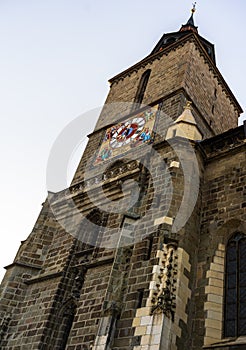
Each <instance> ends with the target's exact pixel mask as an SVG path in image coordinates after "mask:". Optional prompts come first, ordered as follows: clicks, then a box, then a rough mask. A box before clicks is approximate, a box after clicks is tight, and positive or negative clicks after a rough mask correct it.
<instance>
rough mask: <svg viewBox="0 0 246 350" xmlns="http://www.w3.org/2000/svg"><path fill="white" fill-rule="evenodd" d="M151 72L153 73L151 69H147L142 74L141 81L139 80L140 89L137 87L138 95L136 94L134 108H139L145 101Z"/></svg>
mask: <svg viewBox="0 0 246 350" xmlns="http://www.w3.org/2000/svg"><path fill="white" fill-rule="evenodd" d="M150 73H151V69H148V70H146V71H145V72H144V73H143V75H142V77H141V79H140V82H139V85H138V89H137V93H136V96H135V99H134V106H133V110H135V109H138V108H139V105H140V104H141V103H142V101H143V98H144V93H145V90H146V88H147V84H148V81H149V77H150Z"/></svg>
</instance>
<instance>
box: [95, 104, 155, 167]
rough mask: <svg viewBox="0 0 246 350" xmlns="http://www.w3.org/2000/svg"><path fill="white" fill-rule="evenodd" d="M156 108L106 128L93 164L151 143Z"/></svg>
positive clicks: (150, 108)
mask: <svg viewBox="0 0 246 350" xmlns="http://www.w3.org/2000/svg"><path fill="white" fill-rule="evenodd" d="M158 108H159V105H156V106H153V107H149V108H148V109H145V110H144V111H141V112H139V113H138V114H136V115H135V116H131V117H128V118H127V119H126V120H124V121H122V122H120V123H118V124H115V125H113V126H111V127H110V128H108V129H107V130H106V133H105V136H104V139H103V142H102V144H101V146H100V149H99V152H98V155H97V157H96V160H95V163H94V164H99V163H102V162H104V161H106V160H108V159H110V158H114V157H116V156H118V155H119V154H122V153H125V152H127V151H129V150H130V149H132V148H135V147H138V146H140V145H142V144H144V143H145V144H146V143H147V144H150V143H152V142H153V141H154V138H153V136H154V135H153V127H154V124H155V119H156V114H157V111H158Z"/></svg>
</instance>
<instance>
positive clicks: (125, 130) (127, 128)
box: [109, 117, 146, 148]
mask: <svg viewBox="0 0 246 350" xmlns="http://www.w3.org/2000/svg"><path fill="white" fill-rule="evenodd" d="M145 123H146V121H145V119H144V118H143V117H139V118H138V117H136V118H133V119H132V120H128V121H127V122H126V123H121V124H119V125H118V126H117V125H116V126H114V127H113V130H112V133H111V139H110V142H109V145H110V147H111V148H119V147H122V146H125V145H127V144H129V143H130V142H132V141H134V140H136V139H137V138H138V137H139V136H140V134H141V131H142V130H143V128H144V125H145Z"/></svg>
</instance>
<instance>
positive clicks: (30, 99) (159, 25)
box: [0, 0, 246, 278]
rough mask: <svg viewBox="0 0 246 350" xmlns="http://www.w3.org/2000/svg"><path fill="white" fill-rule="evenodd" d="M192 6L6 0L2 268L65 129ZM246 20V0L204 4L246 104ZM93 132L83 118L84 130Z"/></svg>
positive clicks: (211, 33)
mask: <svg viewBox="0 0 246 350" xmlns="http://www.w3.org/2000/svg"><path fill="white" fill-rule="evenodd" d="M191 6H192V4H191V1H190V0H189V1H188V0H182V1H181V0H172V1H165V0H152V1H147V0H124V1H120V0H104V1H102V0H39V1H38V0H22V1H20V0H0V48H1V54H0V96H1V103H0V116H1V129H0V130H1V138H0V141H1V153H2V157H1V182H0V183H1V201H0V206H1V207H0V210H1V211H0V212H1V246H0V267H2V266H5V265H7V264H10V263H11V262H12V261H13V258H14V256H15V253H16V251H17V249H18V247H19V244H20V241H21V240H24V239H26V238H27V236H28V234H29V233H30V232H31V230H32V227H33V225H34V223H35V221H36V219H37V216H38V214H39V211H40V209H41V203H42V202H43V201H44V200H45V198H46V193H47V192H46V164H47V159H48V156H49V152H50V149H51V146H52V144H53V142H54V141H55V139H56V137H57V135H58V134H59V132H60V131H61V130H62V129H63V128H64V127H65V126H66V125H67V124H68V123H69V122H71V121H72V120H73V119H74V118H75V117H77V116H78V115H80V114H82V113H84V112H86V111H88V110H90V109H92V108H96V107H99V106H101V105H102V104H103V102H104V100H105V98H106V95H107V93H108V89H109V85H108V83H107V80H108V79H109V78H111V77H112V76H114V75H116V74H117V73H119V72H121V71H122V70H124V69H125V68H127V67H129V66H131V65H132V64H134V63H135V62H137V61H139V60H140V59H142V58H143V57H145V56H146V55H147V54H149V53H150V51H151V50H152V48H153V46H155V44H156V43H157V41H158V40H159V38H160V37H161V36H162V34H163V33H164V32H166V33H167V32H172V31H176V30H179V28H180V26H181V24H184V23H185V22H186V21H187V19H188V18H189V16H190V9H191ZM245 18H246V2H245V0H234V1H231V0H215V1H214V0H206V1H205V0H200V1H197V12H196V14H195V22H196V25H198V27H199V33H200V34H201V35H202V36H204V37H205V38H206V39H208V40H209V41H211V42H213V43H214V44H215V48H216V55H217V66H218V68H219V69H220V71H221V73H222V74H223V76H224V78H225V80H226V81H227V83H228V84H229V86H230V88H231V89H232V91H233V92H234V94H235V96H236V97H237V98H238V100H239V102H240V104H241V106H242V107H243V109H246V90H245V82H244V78H245V76H246V64H245V62H246V47H245V33H246V30H245V29H246V21H245ZM242 119H243V118H241V120H242ZM90 131H91V130H88V126H87V125H85V129H84V130H82V131H81V134H85V133H88V132H90ZM3 273H4V270H3V269H2V268H1V269H0V278H1V276H2V275H3Z"/></svg>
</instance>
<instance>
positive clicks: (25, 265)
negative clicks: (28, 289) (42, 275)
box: [4, 261, 42, 270]
mask: <svg viewBox="0 0 246 350" xmlns="http://www.w3.org/2000/svg"><path fill="white" fill-rule="evenodd" d="M15 266H19V267H26V268H28V269H34V270H42V267H40V266H38V265H34V264H28V263H25V262H22V261H14V262H13V263H12V264H10V265H7V266H5V267H4V268H5V270H8V269H11V268H12V267H15Z"/></svg>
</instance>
